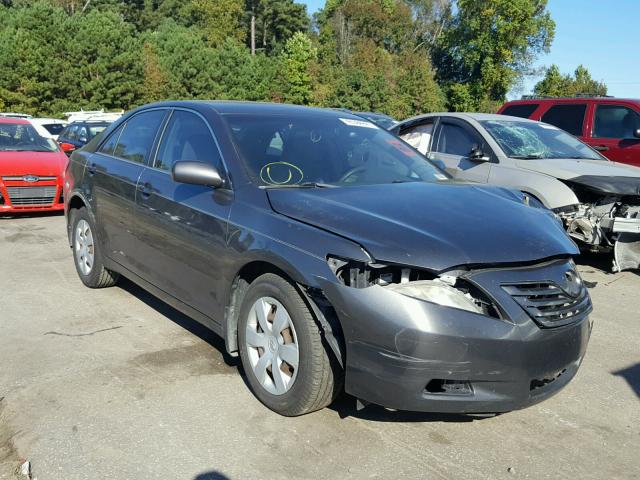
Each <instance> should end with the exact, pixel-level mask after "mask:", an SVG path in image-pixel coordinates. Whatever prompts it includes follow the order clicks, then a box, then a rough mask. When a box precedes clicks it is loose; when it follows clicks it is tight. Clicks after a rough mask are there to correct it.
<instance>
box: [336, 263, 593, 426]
mask: <svg viewBox="0 0 640 480" xmlns="http://www.w3.org/2000/svg"><path fill="white" fill-rule="evenodd" d="M483 275H485V277H491V275H493V273H491V272H490V273H488V274H483ZM483 280H487V281H489V282H490V281H491V280H492V279H491V278H484V279H483ZM494 284H495V282H494ZM324 291H325V294H326V295H327V298H328V299H329V301H330V302H331V303H332V304H333V306H334V308H335V310H336V313H337V315H338V317H339V318H340V321H341V324H342V326H343V329H344V335H345V341H346V378H345V389H346V391H347V393H349V394H351V395H353V396H355V397H357V398H360V399H362V400H365V401H368V402H370V403H375V404H378V405H382V406H384V407H388V408H393V409H398V410H412V411H425V412H452V413H453V412H456V413H496V412H506V411H510V410H516V409H520V408H524V407H527V406H529V405H533V404H535V403H538V402H540V401H542V400H544V399H546V398H548V397H550V396H552V395H553V394H555V393H557V392H558V391H559V390H561V389H562V388H563V387H564V386H565V385H566V384H567V383H569V381H570V380H571V379H572V378H573V376H574V375H575V374H576V372H577V370H578V367H579V365H580V363H581V361H582V358H583V356H584V354H585V351H586V347H587V343H588V340H589V336H590V333H591V325H590V322H589V320H588V317H587V315H583V316H581V318H578V319H576V321H575V322H573V323H571V324H569V325H565V326H562V327H557V328H541V327H540V326H538V325H537V324H536V323H535V322H534V321H533V320H532V319H531V318H530V317H529V316H528V315H527V314H526V313H525V312H524V310H522V308H520V307H519V306H518V305H515V302H514V303H513V304H510V305H507V308H506V309H505V310H506V311H507V312H508V313H509V317H510V318H509V321H507V320H501V319H497V318H491V317H487V316H484V315H479V314H476V313H471V312H467V311H463V310H457V309H452V308H446V307H442V306H440V305H436V304H433V303H429V302H425V301H421V300H416V299H413V298H409V297H406V296H404V295H401V294H398V293H395V292H392V291H389V290H386V289H385V288H384V287H379V286H373V287H369V288H364V289H355V288H350V287H346V286H343V285H340V284H335V283H329V282H328V283H327V285H325V289H324ZM494 298H495V297H494ZM502 300H503V301H501V302H500V306H501V307H503V308H504V305H503V303H505V302H506V297H505V296H504V295H503V296H502ZM434 382H435V383H434ZM434 385H435V386H436V388H435V389H434V388H433V386H434ZM439 385H448V386H453V387H454V388H444V389H440V391H438V390H439V389H438V388H437V387H438V386H439ZM428 386H429V387H428Z"/></svg>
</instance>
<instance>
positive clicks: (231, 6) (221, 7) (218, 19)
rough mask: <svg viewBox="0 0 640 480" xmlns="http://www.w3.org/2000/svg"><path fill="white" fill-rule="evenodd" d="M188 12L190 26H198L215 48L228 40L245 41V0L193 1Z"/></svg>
mask: <svg viewBox="0 0 640 480" xmlns="http://www.w3.org/2000/svg"><path fill="white" fill-rule="evenodd" d="M186 11H187V12H188V13H187V16H188V17H189V18H190V24H193V25H197V26H198V27H199V28H200V29H201V30H202V31H203V32H204V35H205V36H206V38H207V40H208V41H209V43H210V44H211V45H213V46H217V45H222V44H223V43H224V41H225V40H226V39H227V38H233V39H236V40H238V41H240V42H243V41H244V39H245V32H244V30H243V28H242V17H243V15H244V2H243V0H191V1H190V3H189V4H188V6H187V7H186Z"/></svg>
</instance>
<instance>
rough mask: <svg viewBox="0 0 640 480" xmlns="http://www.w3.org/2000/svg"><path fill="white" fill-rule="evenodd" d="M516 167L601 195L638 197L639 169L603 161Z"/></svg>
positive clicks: (527, 163)
mask: <svg viewBox="0 0 640 480" xmlns="http://www.w3.org/2000/svg"><path fill="white" fill-rule="evenodd" d="M516 163H517V165H518V167H520V168H523V169H526V170H532V171H534V172H538V173H543V174H545V175H550V176H552V177H555V178H557V179H559V180H564V181H565V183H575V184H579V185H582V186H584V187H586V188H588V189H590V190H592V191H594V192H597V193H601V194H604V195H607V194H612V195H640V168H638V167H633V166H631V165H625V164H623V163H616V162H609V161H605V160H574V159H563V158H559V159H549V160H544V159H541V160H518V161H517V162H516Z"/></svg>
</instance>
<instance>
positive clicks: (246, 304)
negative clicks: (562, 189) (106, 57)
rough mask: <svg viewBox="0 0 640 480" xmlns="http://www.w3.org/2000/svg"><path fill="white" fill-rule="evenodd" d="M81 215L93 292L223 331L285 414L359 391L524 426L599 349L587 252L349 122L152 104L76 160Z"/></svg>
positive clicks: (264, 395) (394, 404) (411, 406)
mask: <svg viewBox="0 0 640 480" xmlns="http://www.w3.org/2000/svg"><path fill="white" fill-rule="evenodd" d="M65 197H66V211H67V219H68V222H67V228H68V233H69V243H70V246H72V249H73V260H74V264H75V267H76V270H77V272H78V275H79V277H80V279H81V281H82V282H83V283H84V284H85V285H87V286H88V287H92V288H100V287H107V286H111V285H114V284H115V282H116V281H117V279H118V276H119V275H124V276H126V277H128V278H130V279H132V280H134V281H135V282H137V283H139V284H141V285H143V286H144V288H146V289H147V290H149V291H150V292H152V293H154V294H155V295H157V296H159V297H160V298H162V299H163V300H165V301H166V302H168V303H170V304H171V305H173V306H174V307H176V308H178V309H180V310H181V311H183V312H184V313H186V314H188V315H190V316H192V317H193V318H195V319H197V320H199V321H200V322H202V323H203V324H205V325H207V326H208V327H210V328H211V329H213V330H214V331H215V332H217V333H218V334H220V335H221V336H222V337H224V339H225V343H226V347H227V350H228V351H229V353H231V354H234V355H239V356H240V358H241V361H242V365H243V368H244V371H245V373H246V378H247V382H248V384H249V386H250V388H251V390H252V391H253V392H254V394H255V395H256V397H257V398H258V399H259V400H260V401H262V402H263V403H264V404H265V405H266V406H268V407H269V408H271V409H272V410H274V411H276V412H278V413H280V414H283V415H288V416H295V415H301V414H304V413H308V412H311V411H314V410H317V409H320V408H323V407H324V406H326V405H328V404H329V403H331V401H332V400H333V399H334V398H335V396H336V395H337V394H338V393H340V391H341V389H342V384H343V379H344V385H345V388H346V391H347V392H348V393H350V394H351V395H353V396H355V397H357V398H359V399H362V401H363V402H372V403H375V404H379V405H384V406H386V407H389V408H395V409H403V410H418V411H448V412H499V411H508V410H513V409H517V408H524V407H526V406H528V405H532V404H534V403H537V402H540V401H542V400H544V399H545V398H548V397H549V396H551V395H553V394H555V393H556V392H558V391H559V390H560V389H561V388H563V387H564V386H565V385H566V384H567V383H568V382H569V381H570V380H571V378H573V376H574V375H575V373H576V372H577V370H578V367H579V365H580V362H581V359H582V357H583V355H584V353H585V350H586V346H587V343H588V339H589V334H590V330H591V326H590V323H589V320H588V315H589V313H590V311H591V302H590V299H589V294H588V292H587V290H586V287H585V286H584V284H583V283H582V281H581V280H580V277H579V275H578V273H577V272H576V270H575V264H574V263H573V261H572V260H571V257H572V256H573V255H575V254H577V253H578V250H577V248H576V247H575V245H574V243H573V242H571V241H570V240H569V238H568V237H567V236H566V234H565V233H564V231H563V229H562V227H561V226H560V225H559V224H558V222H557V221H556V219H555V217H554V216H553V215H552V214H551V213H550V212H549V211H547V210H544V209H540V208H532V207H531V206H530V205H527V203H526V202H525V201H524V200H525V199H524V196H523V195H522V194H521V193H519V192H514V191H512V190H507V189H504V188H499V187H494V186H486V185H484V186H475V185H474V186H469V185H461V184H459V183H458V182H453V181H452V180H451V178H450V177H449V176H448V175H446V174H445V173H443V172H442V171H441V170H439V169H438V168H437V167H436V166H434V165H433V164H432V163H430V162H428V161H425V159H424V157H422V156H421V155H419V154H418V153H416V152H415V150H413V149H411V148H409V147H408V146H407V145H406V144H405V143H404V142H402V141H401V140H399V139H398V138H396V137H394V136H393V135H391V134H389V132H387V131H386V130H384V129H382V128H380V127H378V126H376V125H374V124H373V123H371V122H369V121H366V120H363V119H362V118H361V117H358V116H355V115H352V114H349V113H346V112H342V111H335V110H327V109H317V108H307V107H300V106H294V105H274V104H263V103H249V102H203V101H199V102H166V103H157V104H152V105H147V106H144V107H141V108H139V109H136V110H134V111H133V112H130V113H129V114H128V115H126V116H124V117H123V118H122V119H121V120H120V121H118V122H117V123H114V124H113V125H112V126H111V127H110V129H109V131H107V132H105V133H104V134H103V135H102V136H101V137H100V139H98V140H96V141H93V142H91V143H90V144H89V145H87V146H86V147H85V148H83V149H81V150H78V151H76V152H74V153H73V155H72V156H71V158H70V161H69V166H68V168H67V171H66V176H65ZM487 267H490V268H487ZM212 402H213V403H212V408H215V399H212Z"/></svg>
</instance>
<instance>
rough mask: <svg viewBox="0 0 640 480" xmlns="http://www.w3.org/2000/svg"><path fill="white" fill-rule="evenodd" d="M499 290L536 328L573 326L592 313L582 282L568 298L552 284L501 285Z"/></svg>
mask: <svg viewBox="0 0 640 480" xmlns="http://www.w3.org/2000/svg"><path fill="white" fill-rule="evenodd" d="M502 288H503V289H504V290H505V291H506V292H507V293H508V294H509V295H511V296H512V297H513V299H514V300H515V301H516V302H518V304H519V305H520V306H521V307H522V308H523V309H524V310H525V311H526V312H527V313H528V314H529V316H530V317H531V318H532V319H533V320H534V321H535V322H536V323H537V324H538V325H540V326H542V327H546V328H551V327H560V326H562V325H567V324H569V323H572V322H575V321H577V320H579V319H581V318H583V317H584V316H585V315H587V314H589V312H591V310H592V306H591V299H590V298H589V293H588V292H587V289H586V287H585V286H584V284H583V283H582V282H580V288H579V291H578V292H577V294H576V295H570V294H569V293H567V292H565V291H564V290H563V289H562V288H560V287H559V286H558V285H556V284H555V283H552V282H536V283H517V284H510V285H502Z"/></svg>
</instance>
